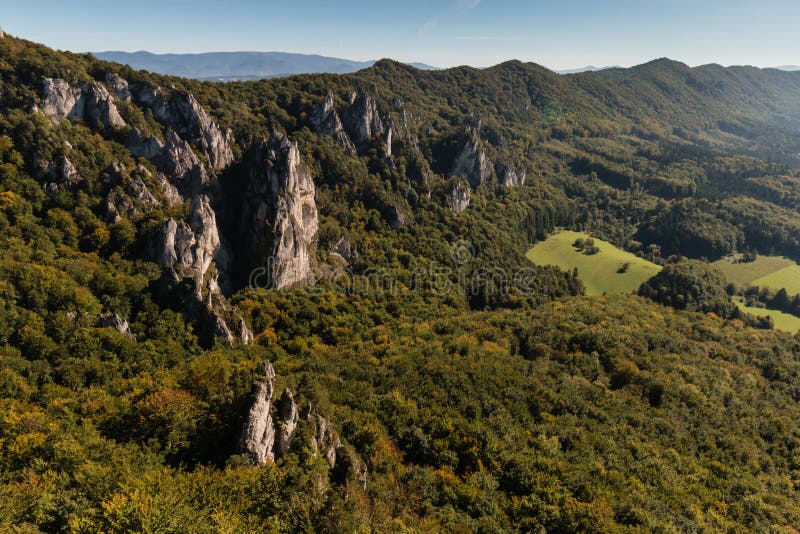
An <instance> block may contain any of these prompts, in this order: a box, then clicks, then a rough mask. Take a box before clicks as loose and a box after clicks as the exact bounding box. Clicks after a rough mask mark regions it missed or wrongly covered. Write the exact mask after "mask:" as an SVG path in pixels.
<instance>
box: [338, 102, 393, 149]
mask: <svg viewBox="0 0 800 534" xmlns="http://www.w3.org/2000/svg"><path fill="white" fill-rule="evenodd" d="M350 99H351V102H352V105H351V106H350V108H348V110H347V111H346V113H344V122H345V127H346V128H347V131H348V133H349V134H350V137H351V138H352V139H353V140H354V141H355V142H356V144H357V145H363V144H364V143H365V142H366V141H368V140H369V139H371V138H372V136H374V135H380V134H382V133H383V132H384V125H383V121H382V120H381V117H380V115H379V114H378V108H377V106H376V105H375V100H374V99H373V98H372V96H371V95H369V94H366V93H355V94H354V96H351V98H350Z"/></svg>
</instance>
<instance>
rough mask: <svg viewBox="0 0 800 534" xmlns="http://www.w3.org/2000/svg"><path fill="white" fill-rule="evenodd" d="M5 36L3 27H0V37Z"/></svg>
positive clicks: (3, 37)
mask: <svg viewBox="0 0 800 534" xmlns="http://www.w3.org/2000/svg"><path fill="white" fill-rule="evenodd" d="M5 38H6V32H4V31H3V28H0V39H5Z"/></svg>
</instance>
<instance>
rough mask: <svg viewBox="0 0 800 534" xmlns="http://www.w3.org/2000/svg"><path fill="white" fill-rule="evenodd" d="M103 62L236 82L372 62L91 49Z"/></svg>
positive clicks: (343, 71) (420, 65) (273, 54)
mask: <svg viewBox="0 0 800 534" xmlns="http://www.w3.org/2000/svg"><path fill="white" fill-rule="evenodd" d="M91 54H92V55H94V56H95V57H97V58H99V59H103V60H105V61H113V62H115V63H120V64H124V65H129V66H131V67H132V68H134V69H137V70H147V71H150V72H156V73H159V74H165V75H170V76H183V77H186V78H194V79H200V80H223V81H240V80H244V79H247V80H255V79H261V78H273V77H282V76H292V75H295V74H319V73H331V74H346V73H350V72H356V71H359V70H361V69H365V68H368V67H370V66H372V65H374V64H375V63H376V61H353V60H348V59H342V58H336V57H330V56H324V55H320V54H299V53H292V52H254V51H237V52H201V53H194V54H173V53H166V54H155V53H152V52H148V51H146V50H139V51H136V52H124V51H113V50H109V51H102V52H91ZM411 65H412V66H415V67H416V68H421V69H426V70H434V69H436V67H431V66H429V65H425V64H424V63H411Z"/></svg>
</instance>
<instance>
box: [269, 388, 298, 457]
mask: <svg viewBox="0 0 800 534" xmlns="http://www.w3.org/2000/svg"><path fill="white" fill-rule="evenodd" d="M278 414H279V417H280V419H281V423H282V424H281V435H280V437H278V441H277V443H276V444H275V454H276V455H277V456H285V455H286V454H287V453H288V452H289V447H290V446H291V445H292V438H293V437H294V430H295V428H297V419H298V417H299V412H298V411H297V403H295V402H294V397H293V396H292V392H291V391H290V390H289V388H286V389H285V390H284V391H283V395H281V401H280V407H279V408H278Z"/></svg>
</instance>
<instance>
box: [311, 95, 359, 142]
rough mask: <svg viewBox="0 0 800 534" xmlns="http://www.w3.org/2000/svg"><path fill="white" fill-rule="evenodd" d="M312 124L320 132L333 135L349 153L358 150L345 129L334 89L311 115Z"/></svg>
mask: <svg viewBox="0 0 800 534" xmlns="http://www.w3.org/2000/svg"><path fill="white" fill-rule="evenodd" d="M311 124H312V125H313V126H314V128H315V129H316V131H317V133H318V134H320V135H328V136H330V137H333V139H334V140H335V141H336V143H337V144H338V145H339V146H341V147H342V148H343V149H344V150H345V152H347V153H349V154H354V153H355V152H356V147H355V146H354V145H353V142H352V141H351V140H350V138H349V137H348V136H347V133H346V132H345V131H344V125H343V124H342V119H341V118H340V117H339V113H338V112H337V111H336V108H335V106H334V103H333V92H332V91H328V94H327V96H326V97H325V101H324V102H323V103H322V104H320V106H319V107H318V108H317V109H316V110H315V111H314V114H313V115H312V116H311Z"/></svg>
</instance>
